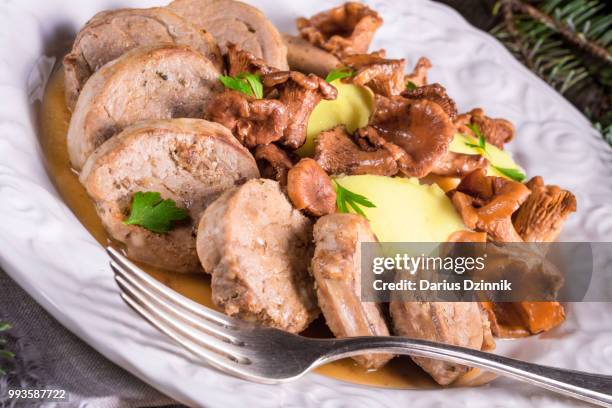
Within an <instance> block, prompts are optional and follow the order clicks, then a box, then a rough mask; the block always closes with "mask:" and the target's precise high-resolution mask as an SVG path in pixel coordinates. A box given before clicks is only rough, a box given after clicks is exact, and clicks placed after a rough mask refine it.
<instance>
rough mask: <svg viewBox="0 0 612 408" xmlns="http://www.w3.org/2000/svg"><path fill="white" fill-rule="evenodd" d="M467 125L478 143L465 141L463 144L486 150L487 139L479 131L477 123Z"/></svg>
mask: <svg viewBox="0 0 612 408" xmlns="http://www.w3.org/2000/svg"><path fill="white" fill-rule="evenodd" d="M467 127H468V128H470V130H471V131H472V132H474V135H475V136H476V137H477V138H478V144H474V143H467V142H466V143H465V144H466V145H467V146H469V147H476V148H481V149H482V150H486V148H487V140H486V139H485V137H484V135H483V134H482V132H481V131H480V128H479V127H478V125H477V124H475V123H474V124H468V125H467Z"/></svg>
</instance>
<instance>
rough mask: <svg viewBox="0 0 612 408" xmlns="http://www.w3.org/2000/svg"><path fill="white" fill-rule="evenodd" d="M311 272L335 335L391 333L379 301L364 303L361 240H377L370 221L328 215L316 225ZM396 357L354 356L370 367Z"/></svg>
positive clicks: (350, 335)
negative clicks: (361, 294) (362, 298)
mask: <svg viewBox="0 0 612 408" xmlns="http://www.w3.org/2000/svg"><path fill="white" fill-rule="evenodd" d="M314 240H315V253H314V257H313V259H312V274H313V276H314V278H315V281H316V284H317V298H318V299H319V307H321V311H322V312H323V315H324V316H325V321H326V322H327V325H328V326H329V328H330V330H331V331H332V333H334V335H335V336H336V337H340V338H342V337H354V336H388V335H389V329H388V328H387V323H386V322H385V318H384V315H383V313H382V311H381V309H380V307H379V305H378V304H376V303H373V302H362V301H361V298H360V293H361V243H362V242H376V237H375V236H374V233H373V232H372V230H371V229H370V225H369V223H368V221H367V220H366V219H365V218H363V217H361V216H359V215H355V214H340V213H336V214H329V215H326V216H324V217H321V218H319V220H318V221H317V223H316V224H315V226H314ZM392 357H393V356H392V355H389V354H367V355H360V356H356V357H353V358H354V359H355V361H357V362H358V363H359V364H361V365H362V366H364V367H367V368H379V367H382V366H383V365H385V364H386V363H387V362H388V361H389V360H390V359H391V358H392Z"/></svg>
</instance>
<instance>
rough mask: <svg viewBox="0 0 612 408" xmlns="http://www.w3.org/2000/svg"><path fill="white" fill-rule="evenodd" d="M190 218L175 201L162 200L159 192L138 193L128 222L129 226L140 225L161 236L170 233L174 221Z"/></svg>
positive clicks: (125, 222)
mask: <svg viewBox="0 0 612 408" xmlns="http://www.w3.org/2000/svg"><path fill="white" fill-rule="evenodd" d="M187 217H189V214H188V213H187V211H186V210H185V209H183V208H178V207H177V206H176V203H175V202H174V201H173V200H170V199H167V200H162V198H161V195H160V194H159V193H157V192H151V191H149V192H146V193H143V192H140V191H139V192H137V193H136V194H134V198H133V200H132V210H131V211H130V216H129V217H128V219H127V220H125V221H123V223H124V224H127V225H139V226H141V227H143V228H146V229H148V230H149V231H153V232H157V233H160V234H163V233H166V232H168V231H170V227H171V225H172V223H173V222H174V221H180V220H184V219H186V218H187Z"/></svg>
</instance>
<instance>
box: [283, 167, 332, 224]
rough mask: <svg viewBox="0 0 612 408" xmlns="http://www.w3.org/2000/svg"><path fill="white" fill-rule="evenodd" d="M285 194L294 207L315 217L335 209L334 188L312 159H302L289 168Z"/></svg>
mask: <svg viewBox="0 0 612 408" xmlns="http://www.w3.org/2000/svg"><path fill="white" fill-rule="evenodd" d="M287 195H289V199H290V200H291V203H293V206H294V207H295V208H297V209H298V210H304V211H305V212H307V213H308V214H310V215H314V216H315V217H321V216H323V215H326V214H331V213H333V212H335V211H336V189H335V188H334V185H333V184H332V181H331V179H330V178H329V176H328V175H327V173H325V171H324V170H323V169H322V168H321V167H320V166H319V165H318V164H317V162H316V161H314V160H313V159H309V158H306V159H302V160H300V162H299V163H298V164H296V165H295V166H294V167H293V168H292V169H291V170H289V173H288V174H287Z"/></svg>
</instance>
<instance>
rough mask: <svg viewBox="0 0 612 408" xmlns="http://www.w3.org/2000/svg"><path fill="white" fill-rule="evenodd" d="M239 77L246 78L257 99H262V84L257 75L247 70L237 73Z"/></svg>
mask: <svg viewBox="0 0 612 408" xmlns="http://www.w3.org/2000/svg"><path fill="white" fill-rule="evenodd" d="M238 78H240V79H246V81H247V82H248V83H249V85H250V86H251V89H252V90H253V93H254V94H255V97H256V98H257V99H263V84H262V83H261V78H260V77H259V75H255V74H251V73H249V72H245V73H242V74H240V75H238Z"/></svg>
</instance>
